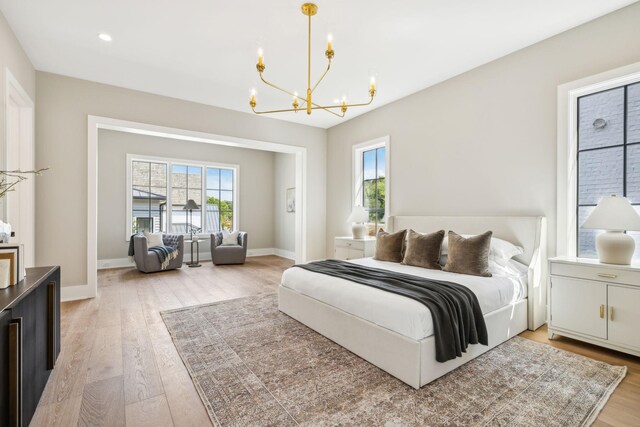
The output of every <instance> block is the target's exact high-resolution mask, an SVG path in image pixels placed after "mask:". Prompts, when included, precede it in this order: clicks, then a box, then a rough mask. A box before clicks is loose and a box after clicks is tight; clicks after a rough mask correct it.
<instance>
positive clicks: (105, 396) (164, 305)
mask: <svg viewBox="0 0 640 427" xmlns="http://www.w3.org/2000/svg"><path fill="white" fill-rule="evenodd" d="M291 264H292V263H291V261H289V260H286V259H283V258H279V257H275V256H266V257H253V258H248V259H247V263H246V264H245V265H242V266H213V265H212V264H211V263H203V266H202V267H200V268H186V267H185V268H182V269H181V270H179V271H171V272H164V273H157V274H151V275H145V274H143V273H139V272H138V271H136V270H134V269H117V270H103V271H100V272H99V274H98V297H97V298H95V299H92V300H84V301H73V302H68V303H63V304H62V310H61V311H62V315H61V322H62V351H61V353H60V356H59V358H58V362H57V365H56V369H55V370H54V372H53V374H52V376H51V378H50V379H49V382H48V384H47V387H46V389H45V391H44V394H43V396H42V398H41V400H40V405H39V406H38V410H37V412H36V414H35V416H34V419H33V421H32V424H31V425H32V426H73V425H82V426H147V425H148V426H207V425H211V423H210V421H209V417H208V416H207V413H206V411H205V409H204V406H203V405H202V402H201V401H200V397H199V396H198V393H197V392H196V390H195V388H194V386H193V383H192V382H191V378H190V377H189V374H188V372H187V370H186V369H185V367H184V365H183V364H182V360H181V359H180V356H179V355H178V353H177V351H176V349H175V347H174V346H173V343H172V341H171V337H170V336H169V333H168V331H167V329H166V328H165V326H164V323H163V322H162V319H161V317H160V314H159V313H160V312H161V311H163V310H168V309H174V308H180V307H186V306H191V305H197V304H206V303H210V302H215V301H221V300H225V299H231V298H239V297H243V296H249V295H256V294H261V293H265V292H275V290H276V288H277V286H278V284H279V282H280V277H281V274H282V271H284V270H285V269H286V268H288V267H289V266H290V265H291ZM522 336H524V337H526V338H529V339H532V340H535V341H539V342H544V343H547V344H549V345H552V346H554V347H558V348H562V349H564V350H569V351H572V352H575V353H579V354H582V355H585V356H588V357H591V358H594V359H598V360H603V361H605V362H607V363H611V364H616V365H626V366H628V369H629V372H628V374H627V376H626V378H625V379H624V381H623V382H622V383H621V385H620V386H619V387H618V389H617V390H616V391H615V393H614V394H613V395H612V397H611V399H610V400H609V403H608V404H607V406H606V407H605V408H604V410H603V411H602V413H601V414H600V416H599V418H598V420H597V421H596V423H595V426H598V427H607V426H640V358H637V357H633V356H628V355H624V354H622V353H618V352H615V351H611V350H607V349H603V348H599V347H596V346H592V345H589V344H584V343H580V342H578V341H574V340H571V339H568V338H556V339H555V340H553V341H549V340H547V333H546V328H544V327H543V328H540V329H539V330H538V331H536V332H530V331H527V332H524V333H523V334H522Z"/></svg>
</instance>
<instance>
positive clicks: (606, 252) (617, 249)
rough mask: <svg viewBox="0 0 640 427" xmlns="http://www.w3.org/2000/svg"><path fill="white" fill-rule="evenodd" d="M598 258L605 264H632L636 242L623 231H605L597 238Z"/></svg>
mask: <svg viewBox="0 0 640 427" xmlns="http://www.w3.org/2000/svg"><path fill="white" fill-rule="evenodd" d="M596 249H597V250H598V259H599V260H600V262H602V263H605V264H621V265H629V264H631V259H632V258H633V253H634V251H635V249H636V242H635V241H634V240H633V237H631V236H629V235H628V234H625V233H623V232H622V231H605V232H604V233H601V234H599V235H598V237H597V238H596Z"/></svg>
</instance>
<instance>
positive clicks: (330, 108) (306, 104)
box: [249, 3, 376, 117]
mask: <svg viewBox="0 0 640 427" xmlns="http://www.w3.org/2000/svg"><path fill="white" fill-rule="evenodd" d="M302 13H303V14H304V15H306V16H307V17H308V20H309V30H308V37H307V95H306V97H301V96H298V93H297V92H292V91H289V90H287V89H283V88H281V87H280V86H277V85H275V84H273V83H270V82H268V81H267V80H265V78H264V70H265V68H266V67H265V65H264V56H263V53H262V50H261V49H260V50H258V63H257V64H256V69H257V70H258V74H260V80H262V82H263V83H265V84H266V85H268V86H271V87H272V88H274V89H277V90H279V91H282V92H284V93H286V94H288V95H290V96H291V97H292V99H293V102H292V104H291V106H292V107H293V108H285V109H280V110H270V111H256V105H257V102H256V92H255V90H253V91H252V92H251V100H250V101H249V105H250V106H251V109H252V110H253V112H254V113H256V114H271V113H286V112H294V113H297V112H298V111H300V110H304V111H306V112H307V114H311V112H312V111H313V110H324V111H327V112H329V113H331V114H334V115H336V116H338V117H344V115H345V113H346V112H347V109H348V108H350V107H363V106H365V105H369V104H371V102H372V101H373V97H374V96H375V94H376V82H375V79H374V78H373V77H372V78H371V85H370V86H369V96H370V98H369V102H364V103H359V104H349V103H347V99H346V97H343V98H342V102H341V103H340V102H339V103H338V104H336V105H318V104H316V103H315V102H313V92H314V91H315V90H316V88H317V87H318V85H319V84H320V82H321V81H322V79H324V77H325V76H326V75H327V73H328V72H329V69H330V68H331V60H332V59H333V56H334V51H333V44H332V39H331V36H329V39H328V41H327V50H326V51H325V53H324V54H325V56H326V57H327V60H328V63H327V69H326V70H325V71H324V73H322V75H321V76H320V79H319V80H318V82H317V83H316V84H315V85H314V86H313V87H312V86H311V17H312V16H313V15H315V14H316V13H318V6H316V5H315V4H313V3H305V4H303V5H302ZM334 110H340V112H337V111H334Z"/></svg>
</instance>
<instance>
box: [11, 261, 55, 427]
mask: <svg viewBox="0 0 640 427" xmlns="http://www.w3.org/2000/svg"><path fill="white" fill-rule="evenodd" d="M58 354H60V267H37V268H28V269H27V274H26V276H25V278H24V280H22V281H21V282H20V283H18V284H17V285H15V286H10V287H8V288H6V289H0V426H10V427H22V426H28V425H29V423H30V422H31V418H32V417H33V414H34V413H35V411H36V407H37V406H38V401H39V400H40V396H41V395H42V392H43V391H44V387H45V385H46V384H47V380H48V379H49V375H50V374H51V371H52V370H53V367H54V366H55V363H56V359H57V358H58Z"/></svg>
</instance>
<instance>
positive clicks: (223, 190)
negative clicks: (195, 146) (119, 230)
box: [126, 155, 238, 240]
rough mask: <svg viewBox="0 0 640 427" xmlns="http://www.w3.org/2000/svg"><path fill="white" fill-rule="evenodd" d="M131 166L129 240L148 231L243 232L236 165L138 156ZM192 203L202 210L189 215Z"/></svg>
mask: <svg viewBox="0 0 640 427" xmlns="http://www.w3.org/2000/svg"><path fill="white" fill-rule="evenodd" d="M127 162H128V163H129V173H130V175H129V177H128V184H127V188H128V201H129V203H128V208H127V212H128V215H129V219H128V221H127V223H128V224H129V226H128V227H127V236H126V237H127V240H128V238H129V236H131V234H134V233H138V232H142V231H154V232H157V231H163V232H168V233H177V234H188V233H189V232H190V231H191V229H193V231H194V232H196V233H206V234H209V233H211V232H216V231H220V230H222V229H230V230H233V229H237V228H238V213H237V212H238V211H237V209H238V203H237V197H238V195H237V179H238V176H237V174H238V167H237V166H236V165H220V164H209V163H203V162H196V161H184V160H176V161H174V160H169V159H158V158H145V157H144V156H132V155H128V156H127ZM188 200H193V201H195V202H196V204H197V205H198V206H200V207H201V208H200V209H199V210H194V211H192V213H191V214H190V213H189V212H188V211H185V210H184V206H185V205H186V203H187V201H188ZM169 207H170V208H169ZM202 207H204V210H203V209H202Z"/></svg>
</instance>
